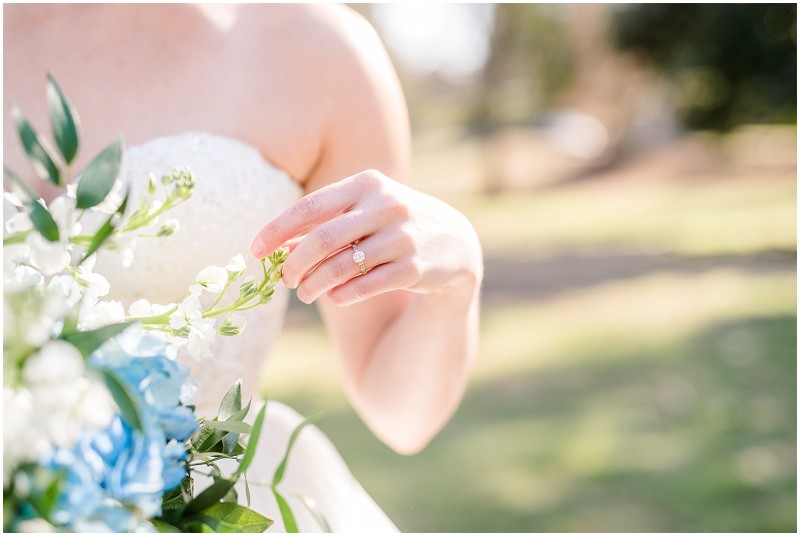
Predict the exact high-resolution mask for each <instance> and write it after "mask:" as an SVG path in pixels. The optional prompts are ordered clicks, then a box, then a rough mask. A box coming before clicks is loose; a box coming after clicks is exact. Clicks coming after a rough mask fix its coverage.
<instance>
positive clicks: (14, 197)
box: [3, 192, 25, 208]
mask: <svg viewBox="0 0 800 536" xmlns="http://www.w3.org/2000/svg"><path fill="white" fill-rule="evenodd" d="M3 198H4V199H5V200H6V201H8V203H10V204H11V205H13V206H15V207H17V208H23V207H24V206H25V204H24V203H23V202H22V199H20V198H19V194H17V193H16V192H3Z"/></svg>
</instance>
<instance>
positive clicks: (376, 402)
mask: <svg viewBox="0 0 800 536" xmlns="http://www.w3.org/2000/svg"><path fill="white" fill-rule="evenodd" d="M3 9H4V88H3V89H4V94H5V95H6V103H5V104H6V105H8V99H9V98H10V97H12V98H13V99H14V102H15V103H16V104H17V105H18V106H19V107H20V108H21V109H22V110H23V111H24V113H25V114H26V115H27V116H28V117H29V119H30V120H31V121H32V123H33V124H46V122H47V110H46V107H45V105H44V102H43V101H44V99H43V98H42V95H43V94H44V73H45V72H48V71H49V72H51V73H52V74H53V76H54V78H55V79H56V80H58V82H59V84H60V85H61V87H62V88H63V89H64V91H65V92H66V93H67V94H68V95H69V96H70V98H71V100H72V101H73V104H74V105H75V107H76V109H78V110H80V111H81V113H82V115H81V122H82V125H86V126H87V127H88V128H86V127H85V128H84V129H83V130H82V134H83V135H82V143H83V145H82V147H81V150H80V152H79V159H78V161H77V162H76V163H75V165H74V166H73V169H82V168H83V167H84V166H85V165H86V164H87V163H88V162H87V161H86V159H88V158H90V157H91V156H92V155H94V154H96V153H97V152H98V151H99V150H101V149H102V147H103V146H104V144H105V142H107V141H108V140H110V139H113V137H114V136H115V135H116V134H117V133H118V132H120V131H122V132H124V133H125V135H126V143H127V144H129V145H132V144H138V143H142V142H144V141H147V140H149V139H152V138H153V137H156V136H164V135H169V134H175V133H181V132H185V131H188V130H197V131H205V132H210V133H214V134H219V135H224V136H230V137H233V138H237V139H240V140H242V141H245V142H247V143H250V144H251V145H253V146H255V147H257V148H258V149H259V150H260V151H261V152H262V153H263V154H264V156H265V158H267V159H268V160H269V161H271V162H273V163H275V164H276V165H278V166H279V167H281V168H283V169H285V170H286V171H287V172H288V173H289V174H290V175H291V176H292V177H293V178H295V180H297V181H298V182H299V183H300V184H301V185H302V186H303V188H304V190H305V192H306V193H307V195H306V196H305V197H303V198H302V199H300V200H299V201H298V202H297V203H296V204H294V205H292V206H290V207H289V208H287V209H286V211H285V212H283V213H282V214H281V215H280V216H278V217H277V218H275V219H274V220H273V221H269V222H265V226H264V228H263V230H262V231H261V232H260V233H259V234H258V236H256V237H254V240H253V245H252V247H251V252H252V254H253V255H255V256H257V257H263V256H266V255H268V254H269V253H270V252H271V251H273V250H274V249H275V248H277V247H279V246H281V245H289V246H290V248H291V249H292V252H291V254H290V255H289V257H288V259H287V261H286V264H285V268H284V275H283V278H284V283H285V284H286V285H287V286H289V287H291V288H296V289H297V296H298V298H299V299H300V300H302V301H304V302H306V303H312V302H314V303H316V304H317V305H318V306H319V308H320V311H321V313H322V317H323V319H324V321H325V324H326V326H327V328H328V330H329V332H330V334H331V337H332V340H333V342H334V344H335V346H336V349H337V354H338V355H339V358H340V360H341V369H342V372H343V374H342V376H343V382H344V387H345V391H346V393H347V396H348V398H349V400H350V402H351V404H352V405H353V407H354V409H355V410H356V412H357V413H358V414H359V415H360V416H361V418H362V419H363V420H364V422H365V423H366V424H367V425H368V426H369V427H370V429H371V430H372V431H373V432H374V433H375V434H376V435H377V436H378V437H379V438H380V439H381V440H382V441H384V442H385V443H386V444H387V445H389V446H390V447H392V448H393V449H394V450H396V451H397V452H400V453H406V454H410V453H414V452H417V451H419V450H421V449H422V448H424V446H425V445H427V444H428V442H429V441H430V440H431V439H432V438H433V437H434V436H435V435H436V433H437V432H438V431H439V430H440V429H441V428H442V426H444V424H445V423H446V422H447V421H448V420H449V418H450V416H451V415H452V413H453V412H454V411H455V409H456V407H457V406H458V404H459V402H460V400H461V398H462V396H463V393H464V389H465V386H466V382H467V377H468V373H469V369H470V367H471V363H472V361H473V359H474V355H475V349H476V344H477V324H478V299H479V288H480V282H481V279H482V256H481V249H480V244H479V242H478V239H477V237H476V234H475V232H474V230H473V228H472V226H471V225H470V223H469V222H468V221H467V220H466V218H464V217H463V216H462V215H461V214H460V213H459V212H458V211H456V210H455V209H453V208H452V207H450V206H448V205H447V204H445V203H444V202H442V201H441V200H438V199H436V198H433V197H431V196H428V195H425V194H423V193H421V192H418V191H416V190H414V189H412V188H409V187H408V186H405V185H404V184H402V182H400V181H402V180H403V179H404V178H406V177H407V176H408V173H409V161H410V135H409V126H408V118H407V110H406V107H405V102H404V99H403V95H402V90H401V88H400V85H399V82H398V80H397V76H396V74H395V72H394V69H393V67H392V65H391V63H390V61H389V59H388V56H387V54H386V52H385V50H384V48H383V46H382V44H381V43H380V41H379V39H378V37H377V36H376V34H375V32H374V30H373V29H372V28H371V27H370V26H369V24H368V23H367V22H366V21H365V20H364V19H362V18H361V17H360V16H358V15H357V14H355V13H354V12H353V11H351V10H350V9H348V8H345V7H341V6H334V5H268V6H264V5H262V6H255V5H248V6H217V7H198V6H192V5H180V4H178V5H45V6H42V5H38V6H37V5H5V6H4V8H3ZM109 95H113V96H114V98H113V99H109V98H108V96H109ZM221 95H224V96H225V97H224V98H220V96H221ZM120 103H125V104H124V105H121V104H120ZM4 160H5V164H7V165H9V166H10V167H11V168H12V169H16V170H24V169H28V168H27V165H26V163H25V159H24V155H23V154H22V152H21V150H20V149H19V146H18V143H17V139H16V134H15V131H14V126H13V124H12V122H11V120H10V118H9V117H8V114H6V119H5V123H4ZM390 177H391V178H390ZM38 184H41V183H38ZM40 188H41V187H40ZM41 193H42V195H43V196H45V197H46V198H47V197H51V196H52V195H53V192H51V191H48V190H47V189H46V188H42V190H41ZM354 241H358V248H359V249H361V250H362V251H364V253H365V255H366V261H365V265H366V267H367V268H368V269H369V271H368V272H367V273H366V274H365V275H360V273H359V267H358V265H357V264H356V263H355V262H354V261H353V260H352V253H353V251H352V249H351V248H350V243H351V242H354Z"/></svg>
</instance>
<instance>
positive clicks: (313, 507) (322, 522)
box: [295, 494, 333, 533]
mask: <svg viewBox="0 0 800 536" xmlns="http://www.w3.org/2000/svg"><path fill="white" fill-rule="evenodd" d="M295 497H297V498H298V499H299V500H300V502H301V503H303V506H305V508H306V510H308V511H309V513H310V514H311V515H312V516H313V517H314V520H315V521H316V522H317V524H318V525H319V527H320V528H321V529H322V532H329V533H330V532H333V529H332V528H331V526H330V524H329V523H328V520H327V519H325V516H324V515H323V514H322V511H321V510H320V509H319V506H317V503H316V502H314V501H313V500H311V499H309V498H308V497H306V496H305V495H303V494H296V495H295Z"/></svg>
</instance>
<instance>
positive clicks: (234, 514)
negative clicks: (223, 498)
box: [192, 502, 272, 532]
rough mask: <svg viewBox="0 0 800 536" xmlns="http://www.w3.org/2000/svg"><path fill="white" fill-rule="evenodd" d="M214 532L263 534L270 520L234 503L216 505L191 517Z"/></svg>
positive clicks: (270, 523) (270, 522)
mask: <svg viewBox="0 0 800 536" xmlns="http://www.w3.org/2000/svg"><path fill="white" fill-rule="evenodd" d="M192 519H193V520H195V519H196V520H198V521H200V522H201V523H204V524H205V525H208V526H209V527H211V528H212V529H214V531H216V532H264V531H265V530H267V529H268V528H269V527H270V525H272V520H271V519H269V518H268V517H264V516H263V515H261V514H259V513H258V512H255V511H253V510H251V509H250V508H247V507H246V506H241V505H239V504H235V503H230V502H226V503H218V504H215V505H213V506H210V507H208V508H206V509H205V510H203V511H202V512H200V513H198V514H197V515H195V516H193V518H192Z"/></svg>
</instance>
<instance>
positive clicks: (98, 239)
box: [79, 192, 130, 264]
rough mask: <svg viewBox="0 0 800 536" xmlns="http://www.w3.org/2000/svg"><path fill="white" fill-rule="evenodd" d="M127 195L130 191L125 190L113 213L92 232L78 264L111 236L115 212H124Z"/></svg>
mask: <svg viewBox="0 0 800 536" xmlns="http://www.w3.org/2000/svg"><path fill="white" fill-rule="evenodd" d="M129 195H130V192H127V193H126V194H125V197H124V199H123V200H122V203H120V205H119V207H118V208H117V210H116V211H115V212H114V214H112V215H111V216H109V217H108V219H107V220H106V221H105V223H103V225H101V226H100V229H98V230H97V232H96V233H95V234H94V236H93V237H92V241H91V242H90V243H89V248H88V249H87V250H86V253H84V254H83V257H82V258H81V262H80V263H79V264H81V263H83V261H85V260H86V259H88V258H89V256H91V254H92V253H94V252H95V251H97V250H98V249H99V248H100V246H101V245H102V244H103V242H105V241H106V240H107V239H108V237H109V236H111V234H112V233H113V232H114V219H115V218H116V215H117V214H122V213H124V212H125V207H126V206H127V205H128V196H129Z"/></svg>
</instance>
